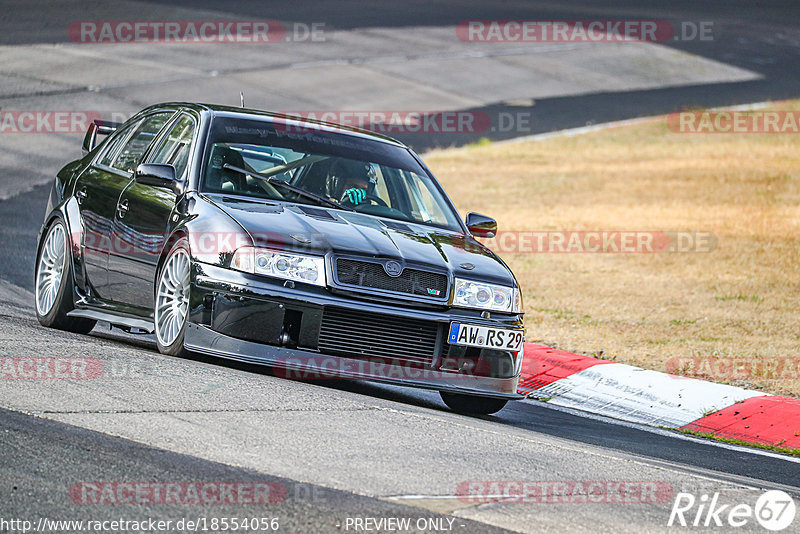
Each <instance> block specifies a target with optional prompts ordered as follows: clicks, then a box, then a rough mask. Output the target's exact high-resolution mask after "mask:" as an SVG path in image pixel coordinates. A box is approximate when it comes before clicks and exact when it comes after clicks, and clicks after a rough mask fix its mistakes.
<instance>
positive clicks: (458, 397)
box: [439, 391, 508, 415]
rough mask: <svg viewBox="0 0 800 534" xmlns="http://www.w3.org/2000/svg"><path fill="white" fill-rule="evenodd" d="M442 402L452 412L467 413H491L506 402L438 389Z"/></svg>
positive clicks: (498, 409)
mask: <svg viewBox="0 0 800 534" xmlns="http://www.w3.org/2000/svg"><path fill="white" fill-rule="evenodd" d="M439 395H441V396H442V400H443V401H444V403H445V404H446V405H447V406H448V407H449V408H450V409H451V410H453V411H454V412H456V413H461V414H467V415H491V414H493V413H497V412H499V411H500V410H502V409H503V407H504V406H505V405H506V403H507V402H508V401H507V400H505V399H495V398H492V397H478V396H475V395H464V394H462V393H450V392H447V391H440V392H439Z"/></svg>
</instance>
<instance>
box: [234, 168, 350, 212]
mask: <svg viewBox="0 0 800 534" xmlns="http://www.w3.org/2000/svg"><path fill="white" fill-rule="evenodd" d="M303 159H306V158H303ZM300 161H302V160H300ZM222 167H223V168H225V169H230V170H232V171H234V172H238V173H241V174H244V175H245V176H252V177H253V178H258V179H259V180H264V181H265V182H267V183H268V184H271V185H274V186H278V187H283V188H284V189H286V190H287V191H291V192H292V193H295V194H297V195H300V196H301V197H305V198H307V199H309V200H314V201H316V202H317V203H319V204H325V205H326V206H330V207H332V208H336V209H340V210H347V211H355V210H354V209H353V208H351V207H348V206H343V205H341V204H339V203H337V202H334V201H333V200H329V199H327V198H325V197H323V196H320V195H317V194H315V193H312V192H310V191H306V190H305V189H302V188H300V187H297V186H294V185H292V184H290V183H289V182H284V181H283V180H279V179H278V178H275V176H274V175H271V174H261V173H258V172H255V171H248V170H246V169H242V168H241V167H236V166H234V165H231V164H230V163H226V164H224V165H223V166H222ZM282 167H286V166H282ZM272 170H274V169H270V171H272ZM285 171H286V169H285V168H284V169H283V170H282V171H281V172H285Z"/></svg>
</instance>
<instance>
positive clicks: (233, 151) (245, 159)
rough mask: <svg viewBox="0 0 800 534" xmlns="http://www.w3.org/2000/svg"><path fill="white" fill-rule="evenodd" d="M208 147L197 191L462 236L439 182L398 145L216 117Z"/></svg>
mask: <svg viewBox="0 0 800 534" xmlns="http://www.w3.org/2000/svg"><path fill="white" fill-rule="evenodd" d="M312 128H313V127H312ZM208 148H209V150H208V151H207V152H206V154H207V161H206V165H205V172H204V175H203V178H202V180H201V190H202V191H206V192H210V193H227V194H231V195H240V196H246V197H254V198H263V199H269V200H277V201H288V202H299V203H304V204H319V205H324V206H328V207H331V206H334V205H335V206H337V207H341V208H342V209H348V210H354V211H357V212H360V213H366V214H369V215H375V216H378V217H386V218H390V219H397V220H402V221H408V222H415V223H421V224H427V225H433V226H437V227H441V228H447V229H451V230H456V231H460V230H461V226H460V225H459V222H458V215H457V214H456V213H454V211H453V210H452V209H451V208H450V206H449V205H448V203H447V202H446V201H445V199H444V196H443V195H442V194H441V192H440V190H439V188H438V187H437V184H436V183H435V182H434V180H433V179H432V178H431V177H430V176H428V174H427V173H426V172H425V170H424V169H423V168H422V167H421V166H420V165H419V163H417V161H416V160H415V159H414V157H412V156H411V154H410V153H409V152H408V151H407V150H406V149H404V148H402V147H398V146H394V145H391V144H388V143H383V142H380V141H373V140H369V139H361V138H358V137H354V136H351V135H346V134H340V133H336V132H329V131H325V130H322V129H316V128H313V129H311V130H309V129H308V128H307V127H303V129H302V130H300V129H298V128H297V127H290V126H286V125H284V124H272V123H269V122H264V121H258V120H250V119H237V118H230V117H217V118H216V119H215V120H214V122H213V124H212V128H211V133H210V138H209V145H208ZM278 181H280V182H283V183H285V184H289V185H290V186H294V187H287V186H285V185H283V184H282V183H278ZM292 189H300V190H302V191H297V190H296V191H292ZM301 193H308V194H301ZM315 197H316V198H315Z"/></svg>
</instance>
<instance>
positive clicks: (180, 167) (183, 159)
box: [151, 114, 195, 179]
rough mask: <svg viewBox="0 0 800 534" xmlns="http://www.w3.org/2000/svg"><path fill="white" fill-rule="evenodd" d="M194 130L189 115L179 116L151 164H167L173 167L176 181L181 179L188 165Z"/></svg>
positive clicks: (192, 120)
mask: <svg viewBox="0 0 800 534" xmlns="http://www.w3.org/2000/svg"><path fill="white" fill-rule="evenodd" d="M194 130H195V124H194V119H192V118H191V117H190V116H189V115H185V114H184V115H181V117H180V119H178V122H176V123H175V126H173V127H172V129H171V130H170V131H169V133H168V134H167V136H166V137H165V138H164V141H163V142H162V143H161V146H160V147H159V148H158V150H157V151H156V153H155V155H154V156H153V158H152V160H151V163H168V164H170V165H172V166H173V167H175V176H176V177H177V178H178V179H181V178H183V175H184V173H185V172H186V166H187V164H188V163H189V150H190V149H191V147H192V136H193V135H194Z"/></svg>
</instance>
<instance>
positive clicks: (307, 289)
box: [185, 263, 522, 399]
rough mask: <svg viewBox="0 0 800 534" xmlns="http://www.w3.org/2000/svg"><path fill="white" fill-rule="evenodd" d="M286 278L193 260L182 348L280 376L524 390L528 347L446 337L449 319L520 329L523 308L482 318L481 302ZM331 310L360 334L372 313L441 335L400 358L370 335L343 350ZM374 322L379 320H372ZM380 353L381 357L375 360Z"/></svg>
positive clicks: (512, 393)
mask: <svg viewBox="0 0 800 534" xmlns="http://www.w3.org/2000/svg"><path fill="white" fill-rule="evenodd" d="M290 285H291V284H284V283H282V282H280V281H275V280H272V279H268V278H264V277H260V276H256V275H250V274H247V273H241V272H238V271H233V270H229V269H224V268H220V267H216V266H212V265H207V264H201V263H195V264H194V267H193V273H192V291H191V297H190V298H191V303H190V315H189V324H188V326H187V331H186V338H185V340H186V341H185V343H186V347H187V348H188V349H190V350H193V351H197V352H200V353H204V354H209V355H213V356H220V357H225V358H230V359H235V360H240V361H245V362H249V363H259V364H266V365H270V366H272V367H273V368H276V369H282V370H284V376H287V377H290V378H323V379H324V378H336V379H339V378H351V379H364V380H371V381H379V382H385V383H393V384H400V385H405V386H413V387H421V388H427V389H435V390H440V391H450V392H454V393H464V394H472V395H480V396H486V397H497V398H506V399H519V398H522V396H521V395H518V394H517V391H516V389H517V383H518V381H519V370H520V367H521V360H522V351H520V352H519V353H518V354H514V353H507V352H506V353H504V352H502V351H491V350H486V349H484V350H482V351H481V349H467V348H464V347H457V346H454V345H447V344H446V334H447V331H448V329H449V325H450V322H451V321H461V322H466V323H470V324H480V325H486V326H494V327H503V328H514V329H521V328H522V321H521V317H520V316H518V315H501V314H495V315H494V316H493V317H492V318H490V319H486V318H483V317H481V314H480V312H479V311H473V310H460V309H457V310H454V309H450V308H444V307H440V308H438V309H437V308H430V307H427V308H411V307H410V306H409V305H408V303H403V302H389V301H387V300H386V299H383V300H382V301H371V300H365V299H364V298H360V297H359V295H351V294H346V293H333V292H330V291H329V290H327V289H325V288H320V287H315V286H308V285H305V284H296V286H295V287H289V286H290ZM326 310H328V311H326ZM334 310H335V313H336V314H337V315H338V316H339V317H342V316H343V317H352V318H353V319H352V321H353V323H352V324H353V329H354V330H356V333H358V328H359V326H358V325H357V324H356V323H357V322H358V321H361V323H364V324H363V325H361V326H360V327H361V328H362V331H361V333H363V334H364V335H365V336H369V332H370V330H369V329H370V328H372V326H371V323H372V322H371V321H369V320H368V319H369V318H375V320H376V321H378V322H380V321H387V320H388V321H389V323H386V324H391V323H392V322H393V321H397V322H398V324H401V325H409V324H411V325H412V327H413V325H422V326H424V327H425V329H427V331H428V332H429V334H430V336H433V335H435V336H436V339H435V342H434V340H433V338H430V339H429V340H428V341H430V347H431V350H430V351H429V352H433V354H431V355H430V359H429V360H428V359H426V360H423V359H420V358H418V357H411V356H409V357H408V358H405V357H404V356H403V354H404V351H403V350H400V349H397V350H396V352H397V353H398V354H400V356H399V357H395V356H392V355H387V356H385V357H377V358H375V357H372V358H370V357H368V356H370V355H372V356H375V352H374V351H373V352H372V353H370V352H369V348H370V343H369V341H370V340H369V339H368V338H367V339H365V341H364V343H363V347H364V350H363V352H364V354H361V353H360V350H359V349H358V348H355V347H356V345H354V343H355V342H354V341H353V339H346V338H343V339H342V343H341V345H342V348H347V347H349V349H348V350H340V348H339V347H337V346H336V345H337V343H336V340H335V339H334V345H333V346H332V345H331V339H330V331H328V332H327V334H326V331H325V321H326V317H327V315H328V314H329V313H331V314H332V313H333V311H334ZM365 318H366V319H365ZM375 328H376V329H378V330H380V328H381V327H380V326H378V325H377V324H376V326H375ZM383 328H384V329H386V326H383ZM345 330H348V328H347V327H345ZM433 332H436V334H434V333H433ZM344 335H345V334H344V333H343V336H344ZM403 342H404V340H398V343H400V344H402V343H403ZM434 343H435V345H434ZM415 350H417V349H416V347H415V346H414V345H413V344H411V345H409V347H408V351H410V353H412V354H413V353H414V351H415ZM476 351H477V352H476ZM387 352H392V350H391V349H390V350H389V351H387ZM417 352H419V351H417ZM457 356H458V357H457ZM376 359H377V360H380V361H379V362H377V363H376V361H375V360H376ZM469 362H473V363H471V364H470V363H469ZM474 362H478V363H477V364H475V363H474ZM468 364H469V365H468Z"/></svg>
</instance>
